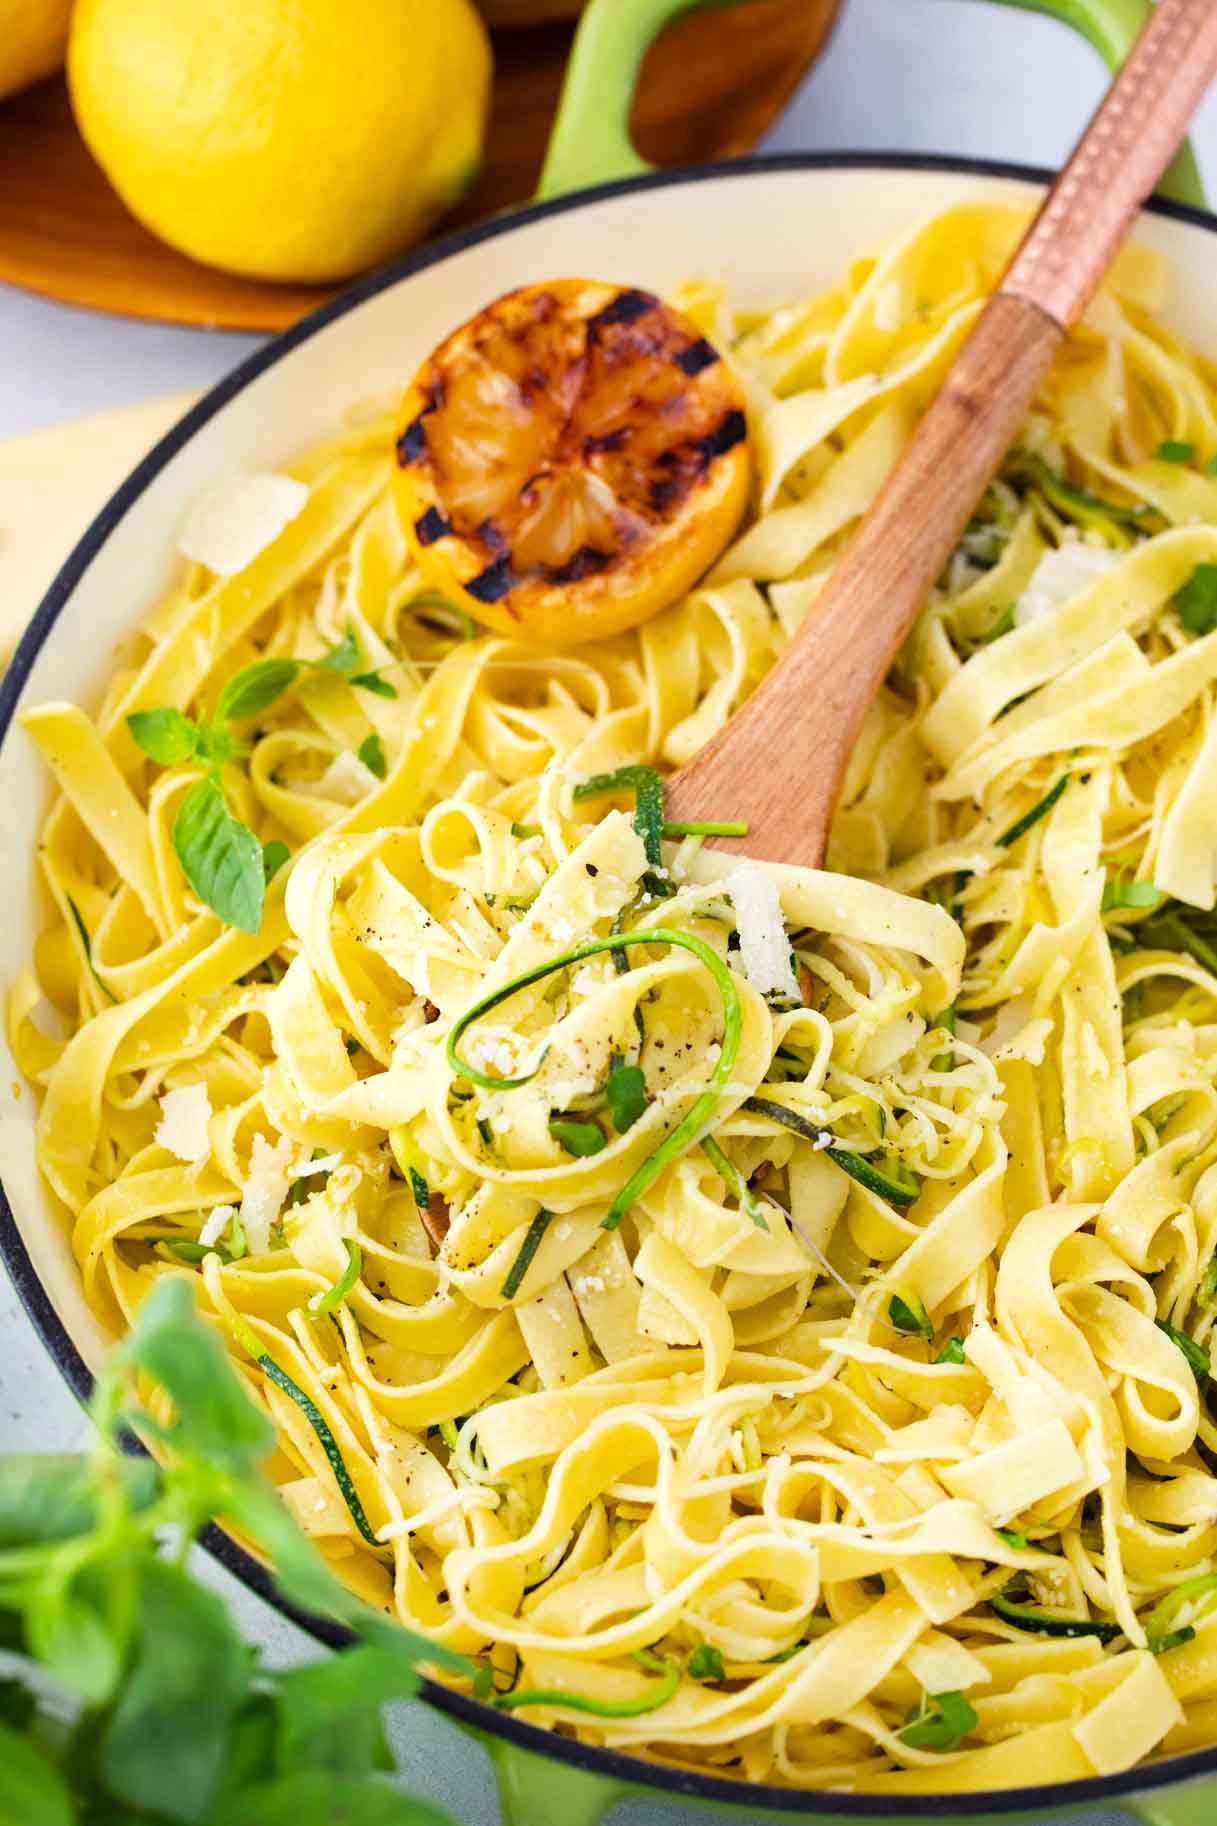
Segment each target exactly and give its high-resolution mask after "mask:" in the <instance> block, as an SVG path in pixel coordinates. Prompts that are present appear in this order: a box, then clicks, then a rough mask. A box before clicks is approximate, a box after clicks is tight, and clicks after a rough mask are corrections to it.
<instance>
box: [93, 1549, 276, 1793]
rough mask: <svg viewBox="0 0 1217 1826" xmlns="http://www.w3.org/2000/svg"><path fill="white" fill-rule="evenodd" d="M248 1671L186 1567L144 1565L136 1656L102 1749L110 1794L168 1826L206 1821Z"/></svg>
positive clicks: (244, 1653)
mask: <svg viewBox="0 0 1217 1826" xmlns="http://www.w3.org/2000/svg"><path fill="white" fill-rule="evenodd" d="M250 1668H251V1661H250V1655H249V1651H248V1650H247V1648H246V1646H245V1644H244V1643H243V1642H242V1640H241V1638H240V1636H239V1635H238V1634H237V1630H236V1626H235V1625H234V1623H233V1621H232V1618H231V1617H230V1616H229V1614H228V1608H227V1606H226V1605H225V1604H224V1602H223V1600H222V1599H221V1598H219V1597H217V1596H216V1595H215V1594H214V1593H213V1592H210V1591H207V1590H206V1589H205V1587H203V1586H202V1585H199V1584H197V1583H196V1582H195V1581H194V1580H193V1579H192V1578H191V1577H190V1575H189V1573H187V1572H185V1571H184V1570H183V1569H182V1568H180V1567H177V1566H171V1565H168V1564H166V1563H165V1562H163V1561H160V1560H152V1561H150V1562H149V1563H148V1564H147V1565H145V1566H144V1567H143V1568H142V1570H141V1575H140V1610H139V1642H138V1648H137V1651H136V1655H135V1659H134V1662H133V1664H132V1667H131V1671H130V1673H129V1674H128V1677H127V1680H126V1684H125V1685H124V1687H123V1689H122V1691H121V1693H120V1694H119V1696H118V1699H117V1701H116V1703H115V1706H114V1710H113V1712H112V1713H111V1715H110V1718H109V1720H108V1722H107V1724H106V1726H105V1728H104V1730H103V1732H102V1736H101V1741H100V1743H99V1744H98V1767H99V1768H100V1770H101V1772H102V1775H103V1776H104V1778H105V1783H106V1786H107V1787H108V1788H109V1790H110V1792H111V1793H112V1794H114V1795H115V1796H116V1797H117V1798H118V1799H119V1800H123V1801H127V1802H129V1803H130V1804H131V1805H132V1806H135V1807H146V1808H147V1809H148V1810H149V1812H152V1813H158V1814H164V1815H165V1817H166V1818H167V1819H170V1820H182V1821H185V1822H194V1821H200V1820H203V1819H205V1818H206V1816H207V1814H208V1813H209V1811H210V1807H211V1801H212V1798H213V1795H214V1793H215V1789H216V1787H217V1784H218V1779H219V1775H220V1770H221V1767H222V1764H223V1756H224V1742H225V1739H226V1737H227V1735H228V1731H229V1727H230V1726H231V1724H232V1721H233V1719H234V1717H235V1716H236V1713H237V1710H238V1708H239V1706H240V1704H241V1702H242V1700H243V1699H244V1698H245V1696H246V1694H247V1692H248V1690H249V1680H250Z"/></svg>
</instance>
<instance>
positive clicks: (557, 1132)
mask: <svg viewBox="0 0 1217 1826" xmlns="http://www.w3.org/2000/svg"><path fill="white" fill-rule="evenodd" d="M549 1132H550V1134H551V1135H552V1136H553V1138H554V1140H555V1141H557V1142H559V1143H560V1144H561V1145H562V1146H563V1147H564V1148H565V1149H566V1151H567V1153H568V1154H573V1155H574V1156H575V1158H576V1160H586V1159H587V1158H588V1157H589V1156H590V1155H592V1154H599V1153H601V1152H602V1151H603V1149H604V1146H605V1140H604V1130H603V1129H602V1128H601V1127H600V1124H599V1123H598V1122H576V1121H572V1120H571V1118H570V1117H568V1116H551V1117H550V1119H549Z"/></svg>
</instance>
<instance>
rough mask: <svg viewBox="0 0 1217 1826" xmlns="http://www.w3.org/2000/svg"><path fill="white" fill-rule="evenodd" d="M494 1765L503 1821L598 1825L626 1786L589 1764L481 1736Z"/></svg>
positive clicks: (506, 1825) (510, 1825)
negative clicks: (578, 1764)
mask: <svg viewBox="0 0 1217 1826" xmlns="http://www.w3.org/2000/svg"><path fill="white" fill-rule="evenodd" d="M484 1741H485V1743H486V1748H487V1749H488V1750H489V1752H490V1760H491V1762H492V1764H493V1765H494V1778H495V1783H496V1785H497V1787H498V1791H499V1808H500V1810H501V1812H502V1815H503V1826H559V1822H560V1823H561V1826H600V1822H601V1821H602V1820H603V1819H604V1816H605V1815H606V1814H607V1813H608V1811H609V1809H610V1808H612V1807H615V1806H616V1804H617V1802H618V1801H620V1800H624V1799H625V1797H626V1795H627V1794H629V1793H630V1792H631V1790H630V1789H629V1787H627V1785H626V1784H625V1783H624V1782H615V1781H611V1780H610V1779H609V1777H608V1776H606V1775H597V1774H595V1773H594V1772H593V1771H592V1770H591V1769H579V1768H576V1767H574V1766H573V1765H572V1764H570V1763H563V1762H559V1761H558V1759H557V1757H555V1756H540V1755H538V1754H537V1753H536V1751H534V1750H521V1749H520V1747H519V1745H518V1744H509V1743H505V1742H504V1741H503V1739H502V1738H501V1737H496V1738H489V1739H485V1740H484Z"/></svg>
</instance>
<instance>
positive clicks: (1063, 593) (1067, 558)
mask: <svg viewBox="0 0 1217 1826" xmlns="http://www.w3.org/2000/svg"><path fill="white" fill-rule="evenodd" d="M1119 561H1120V554H1119V552H1113V551H1109V550H1108V549H1107V548H1106V547H1105V546H1104V547H1100V546H1096V545H1083V543H1082V541H1081V540H1080V539H1070V540H1069V541H1068V543H1067V544H1065V545H1062V546H1058V547H1057V548H1056V549H1055V550H1054V551H1050V552H1045V553H1044V555H1043V557H1042V558H1041V559H1040V561H1039V563H1038V564H1037V565H1036V567H1035V569H1034V570H1033V571H1032V573H1031V576H1030V578H1029V579H1028V581H1027V587H1026V589H1025V590H1024V591H1023V593H1022V595H1021V596H1020V597H1019V599H1018V601H1017V602H1016V603H1015V605H1014V621H1015V626H1016V627H1020V628H1025V627H1026V626H1027V625H1028V623H1029V622H1032V621H1039V620H1040V619H1041V617H1042V616H1044V615H1051V613H1052V611H1053V610H1054V609H1059V608H1060V607H1061V605H1062V604H1063V603H1066V602H1069V601H1070V600H1071V599H1072V598H1073V597H1074V596H1080V595H1081V593H1082V591H1083V590H1085V589H1088V588H1089V587H1090V585H1091V584H1092V583H1093V582H1094V581H1095V579H1096V578H1097V577H1101V576H1102V575H1103V573H1104V572H1105V571H1109V570H1110V569H1111V567H1112V565H1113V564H1118V563H1119Z"/></svg>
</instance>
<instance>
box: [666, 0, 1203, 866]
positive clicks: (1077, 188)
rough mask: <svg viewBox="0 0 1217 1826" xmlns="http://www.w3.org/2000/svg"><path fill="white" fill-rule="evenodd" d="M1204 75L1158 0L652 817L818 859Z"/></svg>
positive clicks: (1182, 26)
mask: <svg viewBox="0 0 1217 1826" xmlns="http://www.w3.org/2000/svg"><path fill="white" fill-rule="evenodd" d="M1214 75H1217V0H1158V4H1157V6H1156V8H1155V9H1154V13H1153V16H1152V17H1151V19H1150V20H1149V21H1148V23H1147V24H1146V26H1145V29H1144V31H1143V32H1142V33H1141V36H1140V38H1139V39H1138V40H1137V43H1136V44H1135V46H1134V47H1133V50H1132V53H1131V55H1130V56H1129V59H1128V62H1127V63H1126V64H1125V66H1124V68H1123V70H1122V71H1121V72H1120V75H1119V76H1118V77H1117V78H1116V80H1115V82H1114V83H1113V84H1112V86H1111V88H1110V89H1109V90H1108V93H1107V96H1106V98H1105V99H1104V101H1103V103H1102V106H1101V107H1100V108H1099V111H1098V113H1097V114H1096V115H1095V117H1094V119H1093V120H1092V121H1091V123H1090V125H1089V127H1088V128H1087V129H1086V132H1085V134H1084V135H1083V137H1082V139H1081V141H1080V142H1079V144H1078V146H1077V149H1076V150H1075V152H1074V153H1073V156H1072V157H1071V158H1070V160H1069V163H1068V164H1067V165H1066V167H1065V169H1064V171H1062V173H1061V175H1060V177H1059V178H1058V179H1057V181H1056V183H1055V184H1054V185H1053V187H1052V189H1051V190H1050V191H1049V193H1048V196H1047V198H1046V200H1045V202H1044V204H1043V207H1042V208H1041V209H1040V211H1039V214H1038V215H1037V216H1036V218H1035V221H1034V222H1033V223H1032V225H1031V227H1030V229H1029V230H1028V232H1027V235H1026V237H1025V238H1024V240H1023V242H1022V244H1021V246H1020V247H1019V249H1018V251H1017V253H1016V254H1015V256H1014V258H1013V260H1012V261H1011V264H1010V267H1009V269H1008V271H1007V273H1006V276H1005V278H1004V280H1003V281H1002V284H1001V286H1000V288H999V289H998V291H997V292H996V293H995V294H994V296H993V297H992V298H991V299H990V300H989V303H988V304H987V305H986V306H985V309H984V311H983V312H982V313H981V316H980V317H979V319H978V320H977V323H976V326H975V328H974V329H973V331H972V333H971V335H970V336H969V338H968V340H967V342H966V343H965V344H964V346H963V348H962V350H961V351H960V354H959V356H958V358H957V360H956V362H955V364H954V366H953V367H952V369H951V371H950V373H949V375H948V376H947V379H946V382H945V384H944V386H943V388H942V391H941V392H940V393H939V395H938V397H937V398H936V399H935V400H934V401H933V403H932V404H931V405H930V407H929V409H928V410H927V411H926V413H925V415H924V417H923V418H922V420H921V423H920V424H919V426H918V427H917V430H916V432H915V433H914V435H913V437H912V439H911V440H910V442H909V444H908V447H907V449H906V450H905V451H904V454H903V455H902V457H901V459H900V461H899V462H898V463H897V465H896V467H895V469H894V470H893V471H892V474H891V476H890V477H889V479H888V481H887V483H886V485H885V486H884V488H883V489H882V491H881V492H880V494H879V496H878V498H877V499H876V501H875V502H874V504H873V505H872V507H871V508H870V509H869V511H868V512H867V514H866V515H865V517H864V519H863V520H862V522H861V524H860V525H859V527H858V530H857V532H856V533H855V535H854V537H853V539H852V541H851V542H850V544H849V546H848V547H847V548H846V550H845V552H844V553H843V555H842V557H841V560H840V562H839V563H838V565H837V567H836V569H835V570H834V571H833V573H832V576H831V577H830V578H829V580H828V582H827V583H826V584H825V586H824V589H823V590H822V592H821V593H820V595H819V596H818V597H817V598H816V601H815V603H814V605H813V606H812V609H811V611H810V613H809V614H808V617H807V620H806V621H805V622H804V624H803V626H802V628H800V630H799V632H798V634H797V635H796V636H795V638H794V640H793V641H792V643H791V645H790V647H789V649H788V650H787V652H786V653H785V654H784V655H783V657H782V659H781V660H780V661H779V663H778V664H777V665H776V666H775V667H774V669H773V671H772V672H771V673H770V674H769V675H768V677H767V678H766V679H765V680H764V682H763V684H761V685H760V686H759V687H758V689H757V690H756V691H755V692H754V693H753V695H752V696H751V697H750V698H749V699H748V701H747V702H746V703H745V704H744V705H743V707H742V708H741V709H740V710H738V711H737V712H736V713H735V715H734V716H733V717H732V718H731V720H730V722H729V723H728V724H727V725H726V727H725V728H724V729H722V730H721V731H720V732H719V734H718V735H717V736H716V737H715V738H714V740H713V741H712V742H710V743H708V744H707V746H706V747H705V748H704V749H703V750H702V752H701V753H700V754H699V755H698V756H697V758H696V759H695V760H694V761H692V762H691V763H690V764H689V766H688V767H684V768H682V769H681V770H680V772H679V773H677V774H676V775H675V777H674V778H673V779H672V780H670V781H669V782H668V786H667V795H666V805H667V816H668V817H669V818H671V819H681V820H693V819H712V818H733V819H734V818H740V819H746V820H747V821H748V835H747V837H746V838H744V839H742V840H741V841H742V847H743V848H744V849H745V850H746V851H747V853H748V855H750V856H756V857H763V858H768V859H769V860H772V861H786V862H799V863H805V864H807V865H809V866H817V865H819V864H820V863H821V862H822V861H823V858H824V849H825V845H826V843H827V840H828V830H829V825H830V823H831V820H832V814H833V808H834V806H835V804H836V800H837V795H838V793H839V791H840V787H841V780H842V777H843V775H844V772H845V767H846V764H847V762H848V760H849V756H850V752H851V750H852V748H853V745H854V741H855V739H856V737H857V735H858V732H859V729H860V728H861V725H862V720H863V718H864V716H865V715H866V712H867V709H868V708H869V706H870V704H871V702H872V700H873V699H874V697H875V694H876V692H877V691H878V689H879V687H880V685H881V684H882V683H883V680H884V678H885V677H886V675H887V672H888V669H889V667H890V666H891V663H892V661H893V659H894V658H895V656H896V654H897V652H898V651H899V648H900V645H901V642H902V641H903V640H904V638H905V636H906V634H907V633H908V631H909V629H910V627H911V626H912V624H913V621H914V620H915V618H916V616H917V613H918V611H919V610H920V608H921V605H922V603H923V602H924V601H925V598H926V596H927V594H928V592H929V590H930V588H931V587H932V585H933V584H934V582H935V581H936V580H937V578H938V577H939V576H941V574H942V571H943V568H944V567H945V565H946V562H947V559H948V558H949V557H950V554H951V552H952V551H953V550H954V548H955V545H956V544H957V542H958V540H959V536H960V534H961V533H962V531H963V529H964V526H965V524H966V523H967V519H968V516H969V514H970V513H971V512H972V510H973V508H974V507H975V505H976V502H977V501H978V500H979V498H980V496H981V495H982V494H983V493H984V490H985V488H986V487H987V486H988V484H989V482H990V481H991V480H992V478H993V476H994V474H995V473H996V471H997V469H998V466H999V464H1000V463H1001V460H1002V458H1003V456H1004V455H1005V453H1006V451H1007V449H1008V448H1009V446H1010V444H1011V443H1012V442H1013V440H1014V438H1015V436H1016V435H1017V433H1018V430H1019V427H1020V426H1021V424H1022V422H1023V419H1024V417H1025V416H1026V413H1027V409H1028V407H1029V406H1030V404H1031V401H1032V399H1033V397H1034V395H1035V390H1036V388H1037V386H1038V385H1039V382H1040V381H1041V380H1042V378H1043V376H1044V374H1045V372H1046V371H1047V369H1048V367H1049V365H1050V363H1051V361H1052V358H1053V356H1054V355H1055V354H1056V352H1057V350H1058V349H1059V348H1060V346H1061V343H1062V341H1063V339H1064V336H1065V332H1066V330H1067V329H1069V328H1070V327H1071V326H1072V325H1073V324H1075V323H1076V322H1077V321H1078V319H1079V317H1081V315H1082V313H1083V311H1084V310H1085V309H1086V306H1087V305H1088V304H1089V302H1090V300H1091V298H1092V297H1093V296H1094V294H1095V292H1096V290H1097V289H1098V287H1099V284H1100V282H1101V281H1102V278H1103V275H1104V274H1105V272H1106V271H1107V268H1108V266H1109V265H1110V264H1111V261H1112V260H1113V258H1114V257H1115V254H1116V251H1117V249H1118V248H1119V246H1120V243H1121V242H1122V241H1123V239H1124V236H1125V234H1126V233H1127V231H1128V229H1129V227H1130V226H1131V224H1132V222H1133V219H1134V218H1135V216H1136V214H1137V211H1138V209H1139V208H1140V206H1141V204H1142V203H1143V202H1144V201H1145V198H1146V197H1147V196H1148V195H1149V193H1150V191H1151V190H1152V189H1153V188H1154V185H1155V184H1156V183H1157V181H1158V179H1159V177H1160V176H1161V175H1162V172H1163V171H1164V170H1165V168H1166V166H1167V164H1168V162H1169V161H1170V159H1171V157H1172V155H1173V153H1174V152H1175V150H1176V148H1177V147H1178V145H1179V143H1180V141H1181V140H1182V139H1183V136H1184V134H1185V132H1186V131H1187V127H1188V123H1189V122H1190V120H1191V117H1192V115H1193V113H1194V112H1195V109H1196V107H1197V105H1198V103H1199V102H1200V100H1201V97H1202V96H1203V95H1204V92H1205V90H1206V89H1207V87H1208V85H1209V83H1210V82H1211V81H1212V79H1213V77H1214ZM720 841H721V840H720Z"/></svg>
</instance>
